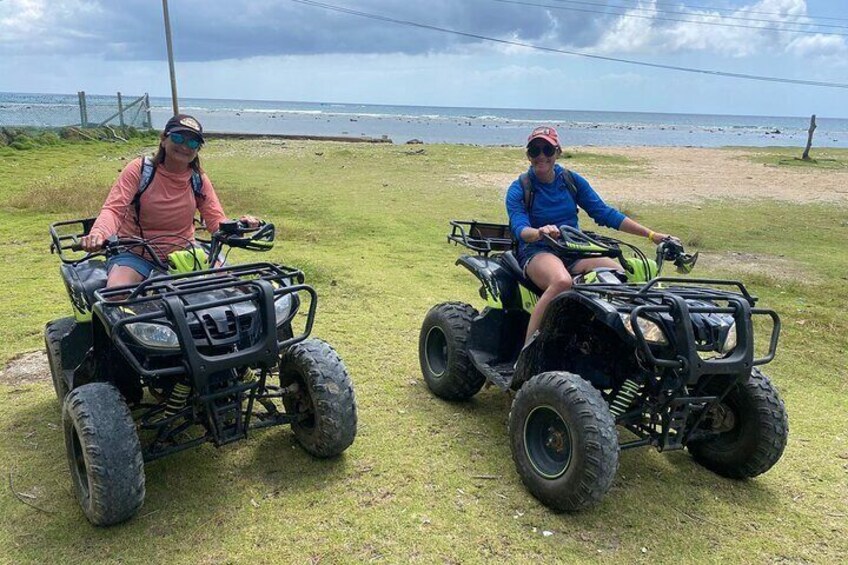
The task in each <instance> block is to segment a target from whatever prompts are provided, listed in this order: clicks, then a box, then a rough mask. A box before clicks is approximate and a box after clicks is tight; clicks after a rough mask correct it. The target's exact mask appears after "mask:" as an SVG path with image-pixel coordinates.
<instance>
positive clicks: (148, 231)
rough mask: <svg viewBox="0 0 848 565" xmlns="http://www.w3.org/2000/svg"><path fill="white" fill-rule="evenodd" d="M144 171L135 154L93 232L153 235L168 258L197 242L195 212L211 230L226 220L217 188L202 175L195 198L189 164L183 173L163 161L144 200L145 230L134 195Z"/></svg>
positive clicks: (143, 217)
mask: <svg viewBox="0 0 848 565" xmlns="http://www.w3.org/2000/svg"><path fill="white" fill-rule="evenodd" d="M140 176H141V157H139V158H137V159H134V160H133V161H131V162H130V164H129V165H127V166H126V167H125V168H124V170H123V171H121V174H120V176H118V180H117V181H115V184H114V185H113V186H112V189H111V190H110V191H109V196H107V197H106V202H105V203H104V204H103V208H102V209H101V210H100V215H98V216H97V221H95V222H94V226H93V227H92V228H91V233H98V234H100V235H101V236H103V237H104V238H105V237H109V236H111V235H118V236H119V237H141V235H142V230H143V233H144V237H145V238H146V239H155V242H154V244H155V249H156V250H157V253H158V255H159V256H160V258H162V259H165V258H166V257H167V255H168V253H170V252H172V251H174V250H175V249H184V248H185V247H187V246H188V245H189V244H190V242H193V241H194V223H193V220H194V214H195V212H196V211H200V215H201V216H202V217H203V220H204V221H205V222H206V226H207V227H208V229H209V232H210V233H214V232H215V231H216V230H217V229H218V224H220V223H221V221H223V220H225V219H226V216H225V215H224V210H223V209H222V208H221V203H220V201H219V200H218V195H217V194H215V188H214V187H213V186H212V182H211V181H210V180H209V177H207V176H206V174H203V175H202V176H203V191H202V195H201V196H200V197H197V198H195V196H194V192H193V191H192V189H191V169H188V170H186V171H185V172H182V173H171V172H169V171H168V170H166V169H165V167H164V166H162V165H159V166H158V167H157V168H156V175H155V176H154V177H153V182H151V183H150V186H148V187H147V190H145V191H144V194H142V196H141V200H140V210H141V213H140V214H139V215H140V216H141V218H140V223H141V230H139V222H138V221H137V220H136V215H135V206H133V203H132V201H133V198H135V195H136V193H137V192H138V181H139V177H140Z"/></svg>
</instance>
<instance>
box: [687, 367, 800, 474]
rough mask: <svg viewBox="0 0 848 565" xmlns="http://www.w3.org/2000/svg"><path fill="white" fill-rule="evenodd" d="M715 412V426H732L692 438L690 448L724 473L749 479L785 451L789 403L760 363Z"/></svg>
mask: <svg viewBox="0 0 848 565" xmlns="http://www.w3.org/2000/svg"><path fill="white" fill-rule="evenodd" d="M711 384H712V383H711ZM704 392H705V393H707V394H720V393H721V392H723V390H722V383H720V382H716V383H715V384H714V385H713V386H708V387H706V390H705V391H704ZM714 412H715V414H713V415H712V417H709V416H708V420H707V422H708V423H709V424H711V425H712V427H713V428H721V427H722V426H723V427H725V428H728V429H726V431H722V432H721V433H720V434H719V435H718V436H715V437H712V438H709V439H705V440H701V441H693V442H690V443H689V445H688V446H687V448H688V449H689V453H691V454H692V457H693V458H694V459H695V461H696V462H697V463H699V464H700V465H703V466H704V467H706V468H707V469H709V470H711V471H713V472H715V473H718V474H719V475H722V476H723V477H729V478H732V479H746V478H749V477H756V476H757V475H761V474H763V473H765V472H766V471H768V470H769V469H771V468H772V467H773V466H774V464H775V463H777V461H778V460H779V459H780V457H781V456H782V455H783V450H784V448H786V440H787V438H788V436H789V421H788V419H787V417H786V408H785V407H784V405H783V400H781V398H780V395H778V393H777V389H775V388H774V386H773V385H772V384H771V381H770V380H769V378H768V377H767V376H766V375H765V374H764V373H763V372H762V371H760V370H759V369H757V368H756V367H755V368H754V369H753V370H752V371H751V376H750V377H748V378H747V379H745V380H744V381H742V382H740V383H738V384H737V385H735V386H734V387H733V388H732V389H731V390H730V392H728V393H727V396H725V397H724V400H722V402H721V404H719V405H718V406H717V407H716V409H715V410H714Z"/></svg>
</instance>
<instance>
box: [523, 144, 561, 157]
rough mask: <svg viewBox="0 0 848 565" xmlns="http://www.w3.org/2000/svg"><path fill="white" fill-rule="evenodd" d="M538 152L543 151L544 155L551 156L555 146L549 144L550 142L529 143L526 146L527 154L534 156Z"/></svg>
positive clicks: (554, 151)
mask: <svg viewBox="0 0 848 565" xmlns="http://www.w3.org/2000/svg"><path fill="white" fill-rule="evenodd" d="M540 153H544V154H545V157H552V156H553V154H554V153H556V147H554V146H553V145H551V144H550V143H545V144H544V145H542V144H537V145H531V146H530V147H528V148H527V155H529V156H530V157H532V158H534V159H535V158H536V157H538V156H539V154H540Z"/></svg>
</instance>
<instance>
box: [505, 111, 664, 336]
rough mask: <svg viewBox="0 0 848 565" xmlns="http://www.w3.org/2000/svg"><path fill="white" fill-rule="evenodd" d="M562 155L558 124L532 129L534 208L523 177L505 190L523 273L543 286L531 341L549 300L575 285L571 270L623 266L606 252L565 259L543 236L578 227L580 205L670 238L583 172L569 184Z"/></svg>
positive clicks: (594, 214) (610, 220) (605, 218)
mask: <svg viewBox="0 0 848 565" xmlns="http://www.w3.org/2000/svg"><path fill="white" fill-rule="evenodd" d="M561 154H562V149H561V148H560V144H559V136H558V135H557V131H556V129H554V128H553V127H550V126H540V127H537V128H536V129H534V130H533V131H532V132H531V133H530V136H529V137H528V138H527V159H528V160H529V161H530V169H529V170H528V172H527V175H528V178H529V180H530V182H531V183H532V187H533V192H534V197H533V199H532V201H531V205H530V206H531V208H532V209H531V210H528V209H527V208H526V206H525V204H524V189H523V188H522V187H521V180H520V178H519V179H516V180H515V181H514V182H513V183H512V185H510V187H509V190H508V191H507V194H506V211H507V214H509V223H510V226H511V228H512V232H513V235H515V238H516V239H517V240H518V262H519V264H520V265H521V267H522V268H523V269H524V273H525V275H526V276H527V277H528V278H529V279H530V280H532V281H533V283H534V284H535V285H536V286H538V287H539V288H540V289H542V291H543V294H542V296H541V297H540V298H539V301H538V302H537V303H536V308H535V309H534V310H533V314H532V315H531V316H530V323H529V324H528V326H527V335H526V339H527V340H529V339H530V338H531V337H532V336H533V334H534V333H535V332H536V330H537V329H538V328H539V323H540V322H541V320H542V316H543V315H544V313H545V310H546V309H547V307H548V304H549V303H550V302H551V300H553V298H554V297H555V296H557V295H558V294H560V293H562V292H565V291H566V290H568V289H570V288H571V282H572V279H571V277H572V275H576V274H578V273H585V272H588V271H590V270H592V269H595V268H599V267H612V268H617V267H620V265H619V264H618V263H617V262H616V261H614V260H613V259H610V258H607V257H600V258H590V259H579V260H576V261H573V262H571V263H569V264H565V263H564V262H563V260H562V259H560V258H559V257H557V256H556V255H554V254H553V253H552V252H551V248H550V247H548V245H547V244H546V243H545V240H544V238H543V236H544V235H549V236H551V237H553V238H557V237H559V235H560V232H559V227H558V226H561V225H563V224H565V225H569V226H572V227H574V228H577V227H578V224H577V212H578V206H579V207H580V208H582V209H583V210H585V211H586V213H587V214H589V216H590V217H591V218H592V219H593V220H595V223H597V224H598V225H601V226H606V227H609V228H614V229H617V230H620V231H623V232H626V233H629V234H632V235H638V236H642V237H647V238H648V239H649V240H650V241H651V242H652V243H659V242H661V241H662V240H663V239H665V238H666V237H669V236H668V235H667V234H664V233H659V232H655V231H653V230H650V229H648V228H646V227H645V226H642V225H640V224H638V223H637V222H634V221H633V220H631V219H630V218H628V217H627V216H625V215H624V214H622V213H621V212H619V211H618V210H616V209H615V208H612V207H610V206H608V205H607V204H606V203H605V202H604V201H603V200H602V199H601V197H600V196H598V193H597V192H595V191H594V189H593V188H592V187H591V186H590V185H589V183H588V182H587V181H586V179H584V178H583V177H581V176H580V175H578V174H576V173H573V172H572V173H571V174H570V177H571V179H573V185H574V186H573V187H569V184H570V182H571V181H570V180H569V179H568V178H567V177H568V176H569V175H566V172H565V169H563V168H562V167H561V166H560V165H557V164H556V160H557V157H559V156H560V155H561ZM574 189H576V190H574Z"/></svg>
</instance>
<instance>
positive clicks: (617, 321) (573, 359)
mask: <svg viewBox="0 0 848 565" xmlns="http://www.w3.org/2000/svg"><path fill="white" fill-rule="evenodd" d="M635 347H636V343H635V340H634V339H633V337H632V336H631V335H629V334H628V333H627V330H626V329H625V328H624V325H623V323H622V322H621V318H620V316H619V312H618V310H617V309H616V308H615V307H614V306H613V305H612V304H610V303H609V302H607V301H606V300H601V299H598V298H595V297H592V296H589V295H586V294H584V293H580V292H576V291H573V290H569V291H566V292H563V293H562V294H560V295H559V296H557V297H556V298H554V299H553V300H552V301H551V303H550V305H549V306H548V308H547V310H546V311H545V316H544V317H543V318H542V322H541V324H540V326H539V331H538V332H537V333H536V334H535V335H534V336H533V338H532V339H531V341H530V342H529V343H528V344H527V345H526V346H525V347H524V349H523V350H522V351H521V353H520V354H519V356H518V361H517V363H516V367H515V373H514V375H513V379H512V388H513V389H514V390H518V389H519V388H520V387H521V385H522V384H523V383H524V382H526V381H527V380H529V379H530V378H531V377H533V376H534V375H538V374H539V373H543V372H546V371H568V372H571V373H575V374H578V375H580V376H581V377H583V378H584V379H586V380H587V381H589V382H591V383H592V384H593V385H594V386H595V387H596V388H609V387H610V386H611V384H612V382H613V381H614V380H616V378H617V377H618V376H619V375H623V374H633V372H634V371H639V369H638V366H636V349H635ZM631 365H632V366H631Z"/></svg>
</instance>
